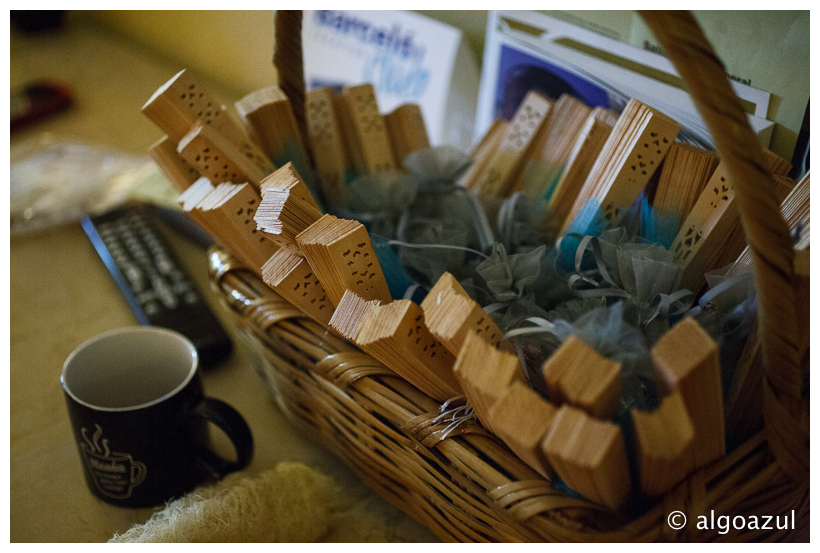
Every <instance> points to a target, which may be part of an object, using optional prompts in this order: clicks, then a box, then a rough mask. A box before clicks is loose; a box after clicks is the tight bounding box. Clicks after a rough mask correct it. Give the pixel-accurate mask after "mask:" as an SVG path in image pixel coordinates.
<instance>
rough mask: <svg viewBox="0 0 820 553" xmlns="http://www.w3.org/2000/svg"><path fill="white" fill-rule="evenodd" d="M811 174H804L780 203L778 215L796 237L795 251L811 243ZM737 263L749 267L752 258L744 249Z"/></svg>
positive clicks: (746, 249)
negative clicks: (780, 215)
mask: <svg viewBox="0 0 820 553" xmlns="http://www.w3.org/2000/svg"><path fill="white" fill-rule="evenodd" d="M810 182H811V172H808V173H806V174H805V175H804V176H803V177H802V178H801V179H800V182H798V183H797V184H795V185H794V188H792V189H791V191H790V192H789V193H788V194H787V195H786V197H785V198H784V199H783V201H782V202H781V203H780V213H781V214H782V215H783V220H784V221H786V224H787V225H788V227H789V230H790V231H791V232H792V233H793V234H795V235H796V237H797V241H796V242H795V244H794V249H795V250H803V249H806V248H808V247H809V243H810V241H811V205H810V199H811V198H810V188H811V187H810ZM737 263H741V264H743V265H751V263H752V256H751V253H750V252H749V248H748V247H746V248H744V250H743V253H741V254H740V255H739V256H738V258H737Z"/></svg>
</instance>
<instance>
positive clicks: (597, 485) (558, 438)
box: [542, 405, 632, 509]
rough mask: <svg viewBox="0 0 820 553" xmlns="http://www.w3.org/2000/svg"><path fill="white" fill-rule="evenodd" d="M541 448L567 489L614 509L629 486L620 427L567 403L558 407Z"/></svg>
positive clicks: (630, 484) (618, 505) (622, 501)
mask: <svg viewBox="0 0 820 553" xmlns="http://www.w3.org/2000/svg"><path fill="white" fill-rule="evenodd" d="M542 449H543V451H544V455H546V457H547V460H548V461H549V464H550V466H552V468H553V469H554V470H555V472H556V474H558V476H559V477H560V478H561V480H563V481H564V483H565V484H566V485H567V486H569V487H570V488H571V489H573V490H575V491H577V492H578V493H580V494H581V495H583V496H584V497H588V498H589V499H591V500H592V501H595V502H597V503H600V504H601V505H606V506H607V507H609V508H611V509H617V508H618V507H620V506H621V505H623V503H624V502H625V501H626V498H627V497H628V496H629V494H630V492H631V490H632V483H631V479H630V474H629V461H628V460H627V456H626V444H625V442H624V436H623V432H622V431H621V427H620V426H618V425H617V424H615V423H613V422H609V421H602V420H599V419H595V418H593V417H591V416H590V415H587V414H586V413H585V412H583V411H581V410H580V409H576V408H575V407H571V406H569V405H562V406H561V407H559V408H558V411H557V412H556V413H555V416H554V417H553V419H552V424H551V425H550V429H549V432H548V433H547V436H546V437H545V438H544V441H543V442H542Z"/></svg>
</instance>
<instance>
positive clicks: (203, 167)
mask: <svg viewBox="0 0 820 553" xmlns="http://www.w3.org/2000/svg"><path fill="white" fill-rule="evenodd" d="M177 151H178V152H179V155H180V156H182V157H183V159H185V161H187V162H188V163H189V164H190V165H191V166H193V167H195V168H196V169H197V171H199V173H200V174H201V175H202V176H205V177H208V178H209V179H210V180H211V182H213V183H215V184H220V183H223V182H229V183H233V184H239V183H244V182H249V183H251V184H253V186H254V187H255V188H256V190H259V183H260V182H261V181H262V179H264V178H265V177H266V176H268V175H269V174H270V173H272V172H273V170H274V168H273V165H271V164H270V163H269V162H268V163H266V164H264V165H263V166H262V165H259V164H258V163H256V162H255V161H254V160H252V159H249V158H248V157H246V156H245V154H243V152H242V151H241V150H240V149H239V148H237V146H236V144H235V143H234V142H231V141H229V140H227V139H226V138H225V137H224V136H223V135H222V134H220V133H218V132H215V131H214V130H213V129H212V128H210V127H208V126H207V125H203V124H202V123H197V124H195V125H194V126H193V127H192V128H191V131H190V132H189V133H188V134H186V135H185V136H184V137H182V139H181V140H180V141H179V144H178V145H177Z"/></svg>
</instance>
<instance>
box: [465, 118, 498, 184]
mask: <svg viewBox="0 0 820 553" xmlns="http://www.w3.org/2000/svg"><path fill="white" fill-rule="evenodd" d="M509 125H510V123H509V121H506V120H504V119H496V120H495V121H493V123H492V125H490V128H489V129H487V132H486V133H484V136H482V137H481V140H480V141H479V142H478V144H476V145H475V147H473V149H472V150H471V152H470V158H471V159H472V160H473V162H472V164H471V165H470V166H469V167H468V168H467V170H466V171H465V172H464V174H463V175H461V176H460V177H459V178H458V181H457V184H458V185H459V186H462V187H464V188H472V187H473V186H474V185H475V184H476V182H478V175H480V174H481V173H482V172H483V171H484V169H486V167H487V164H488V163H489V162H490V160H491V159H492V157H493V155H495V152H496V151H497V150H498V147H499V146H500V145H501V141H502V140H504V135H505V134H506V132H507V127H509Z"/></svg>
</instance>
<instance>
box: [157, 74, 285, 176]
mask: <svg viewBox="0 0 820 553" xmlns="http://www.w3.org/2000/svg"><path fill="white" fill-rule="evenodd" d="M142 113H143V114H144V115H145V116H146V117H148V119H150V120H151V121H152V122H153V123H154V124H155V125H156V126H157V127H159V128H160V130H162V132H163V133H165V134H166V135H168V137H169V138H170V139H171V141H173V142H174V143H176V144H179V143H180V142H181V141H182V139H183V138H184V137H185V135H187V134H188V133H189V132H191V129H192V128H193V127H194V126H195V125H197V123H201V124H202V125H203V126H205V127H209V128H211V129H212V130H213V133H218V134H220V135H222V136H223V137H224V140H225V141H227V142H229V143H232V144H233V145H234V146H235V148H237V149H238V150H239V152H241V154H242V156H243V157H244V158H245V159H246V160H248V161H250V162H252V163H253V164H255V165H256V166H257V167H259V168H260V170H261V171H262V172H264V173H265V175H267V174H268V173H270V172H271V171H273V169H274V168H273V166H272V165H271V162H270V160H269V159H268V158H267V157H266V156H265V154H264V153H263V152H262V151H261V150H260V149H259V147H258V146H257V145H256V144H254V142H253V141H252V140H251V139H250V138H249V137H248V136H247V135H246V134H245V132H244V131H243V130H242V128H241V127H240V126H239V125H238V124H236V123H235V122H234V121H233V120H232V119H231V118H230V116H229V115H228V113H227V112H226V111H225V107H224V106H223V105H221V104H220V103H219V102H218V101H217V100H216V98H215V97H214V96H213V95H211V93H210V92H209V91H208V90H206V89H205V87H203V86H202V85H201V84H200V83H198V82H197V81H196V79H194V77H193V76H192V75H191V74H190V73H189V72H188V71H186V70H184V69H183V70H182V71H180V72H179V73H177V74H176V75H174V76H173V77H172V78H171V79H169V80H168V82H166V83H165V84H164V85H162V86H161V87H160V88H158V89H157V91H156V92H154V94H153V95H152V96H151V98H149V99H148V101H147V102H146V103H145V105H144V106H142ZM212 180H213V179H212ZM219 182H222V181H214V183H215V184H218V183H219ZM238 182H243V181H238Z"/></svg>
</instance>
